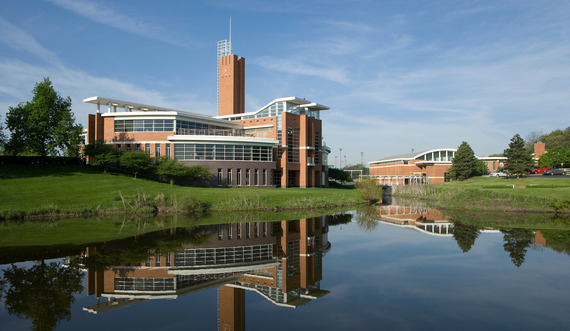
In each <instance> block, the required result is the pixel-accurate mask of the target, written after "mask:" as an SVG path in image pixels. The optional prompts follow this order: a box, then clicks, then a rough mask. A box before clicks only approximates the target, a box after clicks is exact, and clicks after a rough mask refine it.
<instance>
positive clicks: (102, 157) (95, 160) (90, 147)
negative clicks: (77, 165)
mask: <svg viewBox="0 0 570 331" xmlns="http://www.w3.org/2000/svg"><path fill="white" fill-rule="evenodd" d="M83 153H84V154H85V155H87V156H89V157H91V160H90V161H89V164H91V165H94V166H99V167H103V172H107V169H108V168H109V166H110V165H111V164H113V163H117V162H119V157H120V151H119V150H117V149H116V148H113V146H111V145H109V144H105V142H103V141H95V142H93V143H89V144H87V145H85V148H84V149H83Z"/></svg>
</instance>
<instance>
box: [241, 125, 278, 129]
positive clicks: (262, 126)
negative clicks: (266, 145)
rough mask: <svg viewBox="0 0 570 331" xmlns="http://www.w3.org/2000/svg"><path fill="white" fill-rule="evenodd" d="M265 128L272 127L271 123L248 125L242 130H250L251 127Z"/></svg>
mask: <svg viewBox="0 0 570 331" xmlns="http://www.w3.org/2000/svg"><path fill="white" fill-rule="evenodd" d="M265 128H273V125H272V124H269V125H257V126H248V127H244V128H243V129H244V130H252V129H265Z"/></svg>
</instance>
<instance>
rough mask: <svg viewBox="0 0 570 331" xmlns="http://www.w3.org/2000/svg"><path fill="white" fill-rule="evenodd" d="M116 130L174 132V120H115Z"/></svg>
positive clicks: (121, 131)
mask: <svg viewBox="0 0 570 331" xmlns="http://www.w3.org/2000/svg"><path fill="white" fill-rule="evenodd" d="M115 132H119V133H124V132H174V120H118V119H116V120H115Z"/></svg>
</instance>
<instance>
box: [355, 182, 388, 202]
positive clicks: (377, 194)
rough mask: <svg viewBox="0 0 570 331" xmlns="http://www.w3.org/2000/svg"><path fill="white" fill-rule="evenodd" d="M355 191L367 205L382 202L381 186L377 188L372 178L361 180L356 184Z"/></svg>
mask: <svg viewBox="0 0 570 331" xmlns="http://www.w3.org/2000/svg"><path fill="white" fill-rule="evenodd" d="M356 190H357V192H358V195H359V196H360V197H361V198H362V199H364V200H366V201H368V203H374V202H376V201H379V200H382V186H379V185H378V183H376V180H375V179H374V178H366V179H361V180H360V181H358V182H357V183H356Z"/></svg>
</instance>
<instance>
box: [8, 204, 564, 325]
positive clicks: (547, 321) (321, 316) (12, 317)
mask: <svg viewBox="0 0 570 331" xmlns="http://www.w3.org/2000/svg"><path fill="white" fill-rule="evenodd" d="M294 216H295V219H291V220H289V219H287V220H281V221H260V222H245V221H243V219H239V221H236V222H225V223H223V224H215V222H214V223H212V222H209V223H210V224H206V225H188V224H185V225H184V226H172V225H171V224H172V223H171V222H168V221H167V222H158V224H162V226H163V229H159V230H157V229H155V228H154V227H153V226H155V225H156V223H157V222H154V223H153V222H150V223H153V224H154V225H152V224H150V223H148V226H145V229H146V230H148V231H146V230H145V231H141V232H140V233H139V234H136V235H133V236H130V237H126V238H118V239H113V240H106V241H104V242H89V243H84V244H75V243H74V244H65V242H62V243H58V244H57V245H56V246H54V247H49V246H48V245H44V246H36V247H32V246H33V245H30V246H27V247H24V246H20V247H16V246H15V244H11V245H12V246H11V247H7V244H4V247H0V254H1V256H0V257H1V263H2V265H1V266H0V268H1V269H2V271H0V272H2V274H3V278H2V286H3V291H2V298H1V304H0V320H2V327H1V328H0V329H6V330H16V329H20V330H21V329H24V330H25V329H42V330H43V329H47V330H50V329H58V330H78V329H82V330H95V329H105V330H119V329H123V330H124V329H141V330H147V329H161V330H179V329H196V330H216V329H219V330H226V329H228V330H244V329H247V330H267V329H271V330H290V329H297V330H306V329H310V328H319V329H327V330H378V329H382V328H385V329H411V330H418V329H419V330H422V329H424V330H425V329H427V330H431V329H447V330H451V329H453V330H458V329H461V330H480V329H493V330H494V329H497V330H499V329H501V330H503V329H538V328H540V329H565V328H566V327H567V325H568V323H569V322H570V317H569V315H568V311H570V282H569V281H568V279H569V278H568V277H569V275H570V256H569V255H568V254H569V253H570V231H569V230H568V228H569V227H568V220H567V219H552V218H551V217H549V216H543V215H539V216H536V215H532V216H531V215H516V216H513V217H512V218H509V217H507V216H504V215H493V214H488V215H451V214H444V213H442V212H440V211H437V210H433V209H429V208H426V207H424V206H410V205H390V206H376V207H373V208H367V209H363V210H359V211H349V212H340V213H335V214H332V215H326V216H318V217H309V218H299V217H298V215H294ZM66 222H70V221H69V220H68V221H66ZM99 222H102V223H104V221H102V220H99ZM137 222H138V225H137V226H138V228H139V230H140V229H141V223H140V222H141V221H140V220H138V221H137ZM144 222H148V221H143V223H144ZM182 223H184V222H182ZM62 224H63V223H62ZM88 224H90V223H88ZM109 224H111V225H110V226H109V227H110V228H112V229H114V231H116V232H117V231H126V227H125V221H124V220H123V221H117V220H113V221H110V222H109ZM192 224H199V222H197V223H196V222H193V223H192ZM20 226H22V227H25V226H29V225H26V224H22V225H20ZM63 227H64V225H61V224H58V223H56V224H55V225H53V224H52V225H51V226H50V227H49V228H50V229H55V228H63ZM2 228H3V229H2V231H3V232H4V233H5V234H6V233H8V232H10V231H12V232H13V231H15V230H13V228H12V227H10V226H8V225H3V226H2ZM46 229H47V228H46ZM49 231H51V230H44V231H43V232H49ZM92 232H94V233H95V232H97V231H95V230H92ZM94 235H95V234H94ZM30 236H31V235H30ZM25 240H26V238H22V241H25ZM69 241H72V239H71V238H70V239H69Z"/></svg>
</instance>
